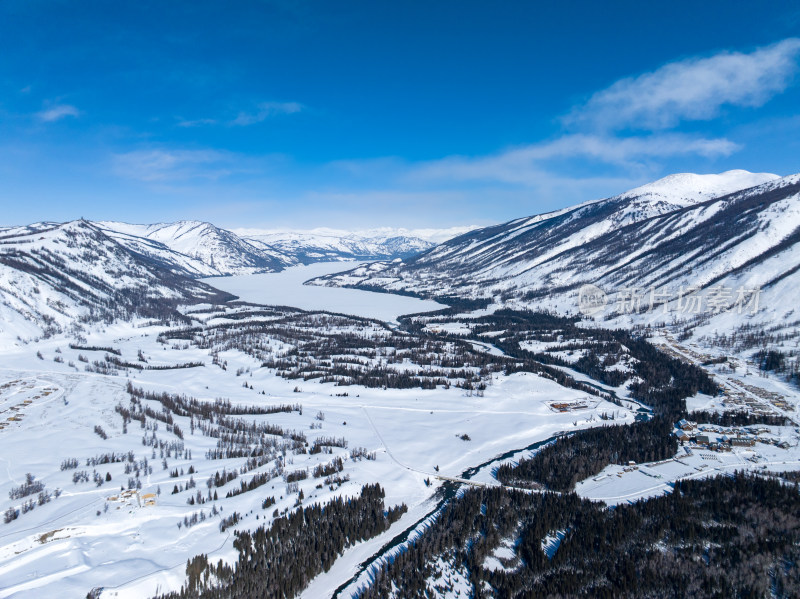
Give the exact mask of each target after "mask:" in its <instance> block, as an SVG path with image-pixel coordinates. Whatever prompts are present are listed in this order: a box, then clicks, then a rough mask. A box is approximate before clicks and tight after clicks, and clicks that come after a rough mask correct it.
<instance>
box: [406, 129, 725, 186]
mask: <svg viewBox="0 0 800 599" xmlns="http://www.w3.org/2000/svg"><path fill="white" fill-rule="evenodd" d="M738 149H739V146H738V145H737V144H735V143H733V142H731V141H729V140H727V139H719V138H717V139H715V138H711V139H708V138H702V137H693V136H689V135H683V134H678V133H673V134H661V135H650V136H644V137H627V138H618V137H605V136H598V135H584V134H576V135H565V136H563V137H560V138H558V139H556V140H554V141H550V142H543V143H538V144H531V145H527V146H522V147H518V148H513V149H510V150H507V151H505V152H501V153H499V154H495V155H493V156H481V157H477V158H471V157H464V156H451V157H448V158H444V159H441V160H435V161H432V162H428V163H424V164H422V165H420V166H418V167H417V168H416V169H413V170H412V171H411V173H410V175H409V176H410V178H412V179H417V180H420V179H421V180H455V181H469V180H484V181H496V182H502V183H512V184H520V185H530V186H539V185H540V184H541V180H542V178H543V177H546V178H550V177H552V175H551V174H546V173H545V172H544V171H545V169H544V163H545V162H547V161H550V160H558V159H574V158H583V159H589V160H592V161H595V162H600V163H605V164H611V165H618V166H626V167H635V166H641V164H642V161H643V160H645V159H652V158H668V157H672V156H681V155H699V156H703V157H707V158H714V157H718V156H728V155H730V154H732V153H733V152H735V151H736V150H738Z"/></svg>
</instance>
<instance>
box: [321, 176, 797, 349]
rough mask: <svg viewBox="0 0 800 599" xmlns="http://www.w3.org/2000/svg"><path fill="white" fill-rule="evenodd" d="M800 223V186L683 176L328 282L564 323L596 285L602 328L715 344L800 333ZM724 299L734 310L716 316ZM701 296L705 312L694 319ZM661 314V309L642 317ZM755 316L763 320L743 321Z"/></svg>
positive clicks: (793, 179)
mask: <svg viewBox="0 0 800 599" xmlns="http://www.w3.org/2000/svg"><path fill="white" fill-rule="evenodd" d="M742 187H744V188H745V189H742ZM798 223H800V176H798V175H795V176H790V177H785V178H778V177H777V176H776V175H770V174H753V173H747V172H745V171H729V172H726V173H722V174H720V175H692V174H680V175H672V176H670V177H666V178H664V179H661V180H659V181H656V182H654V183H651V184H649V185H645V186H643V187H640V188H637V189H634V190H631V191H629V192H627V193H624V194H621V195H619V196H616V197H613V198H609V199H605V200H599V201H595V202H590V203H587V204H582V205H580V206H577V207H575V208H572V209H565V210H561V211H558V212H553V213H549V214H544V215H539V216H533V217H529V218H523V219H518V220H515V221H511V222H509V223H504V224H501V225H497V226H494V227H488V228H485V229H480V230H478V231H474V232H471V233H468V234H466V235H462V236H460V237H457V238H455V239H452V240H450V241H447V242H445V243H443V244H441V245H439V246H437V247H436V248H434V249H433V250H431V251H429V252H426V253H425V254H422V255H420V256H418V257H415V258H411V259H408V260H405V261H403V262H402V263H398V262H394V263H392V262H380V263H374V264H370V265H364V266H361V267H359V268H357V269H354V270H352V271H350V272H348V273H345V274H341V275H332V276H330V277H327V278H325V279H319V280H317V281H316V282H317V283H318V284H327V285H347V286H351V285H357V286H358V285H360V286H365V287H380V288H383V289H386V290H389V291H411V292H416V293H419V294H421V295H424V296H446V295H458V296H461V297H465V298H484V299H486V300H488V301H490V302H493V303H494V304H496V305H505V306H516V307H527V308H537V309H552V310H556V311H558V312H561V313H566V312H571V313H577V312H578V307H579V306H578V295H579V294H578V291H579V289H580V287H581V286H582V285H585V284H593V285H596V286H597V287H599V288H600V289H601V290H602V291H603V292H604V293H605V294H607V295H606V297H605V300H606V301H607V303H606V305H605V310H604V311H600V312H599V313H598V314H597V315H596V316H595V317H596V318H610V319H614V324H615V325H630V324H633V323H640V322H643V321H649V322H653V323H655V322H660V323H664V322H667V323H669V322H675V321H683V322H685V323H688V324H691V326H693V327H697V329H698V331H701V332H702V334H704V335H713V334H715V333H714V332H715V331H716V332H717V333H719V334H723V333H731V332H733V331H734V330H736V329H737V328H739V327H741V326H742V325H743V324H745V322H752V323H756V322H758V323H760V324H759V326H762V325H763V326H767V327H769V326H780V327H792V326H794V325H793V323H794V321H796V320H797V318H796V317H795V318H793V317H792V312H793V310H794V306H793V305H792V303H793V302H794V298H796V297H797V295H798V293H799V292H800V275H799V274H798V272H797V271H798V270H800V253H799V252H800V246H798V244H797V242H798V240H800V239H798V236H799V235H800V230H799V229H798ZM712 289H713V290H714V291H715V292H723V293H724V294H725V295H726V300H727V303H726V304H725V305H724V306H721V305H720V302H719V301H717V303H716V304H714V305H713V306H711V307H712V308H713V309H709V310H707V309H706V307H707V306H706V307H703V302H704V301H707V300H708V298H707V297H706V296H708V295H709V293H711V292H712ZM755 290H758V293H755ZM745 292H747V293H745ZM689 295H691V296H692V297H693V298H694V300H692V301H693V302H694V303H693V304H691V306H690V308H691V309H689V310H687V309H686V308H687V302H688V299H687V296H689ZM754 295H757V296H758V299H759V300H760V303H759V305H758V306H754V305H753V302H754V301H755V299H754V297H753V296H754ZM626 299H627V300H628V301H627V303H626ZM737 302H739V303H738V304H737ZM651 303H652V304H653V305H655V306H658V307H659V309H658V310H656V311H655V312H654V313H652V314H642V313H643V312H646V311H647V310H646V309H647V308H648V307H649V305H650V304H651ZM665 304H666V305H665ZM753 307H755V308H756V309H755V311H754V312H755V313H753V314H750V313H748V314H743V313H742V312H746V311H747V310H750V309H752V308H753ZM698 308H699V309H698ZM723 308H724V309H723ZM729 308H733V310H731V309H729ZM743 308H747V309H746V310H745V309H743ZM731 312H735V314H734V315H732V314H731Z"/></svg>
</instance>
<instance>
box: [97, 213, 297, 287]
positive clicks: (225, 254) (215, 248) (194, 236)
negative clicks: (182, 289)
mask: <svg viewBox="0 0 800 599" xmlns="http://www.w3.org/2000/svg"><path fill="white" fill-rule="evenodd" d="M97 225H98V226H99V227H100V228H101V229H102V230H103V231H104V232H106V234H108V235H109V236H110V237H113V238H114V239H116V240H117V241H118V242H119V243H121V244H122V245H124V246H125V247H127V248H128V249H129V250H131V251H133V252H137V253H139V254H142V255H143V256H147V257H148V258H150V259H152V260H154V261H156V262H158V263H160V264H162V265H164V266H167V267H169V268H172V269H173V270H176V271H178V272H182V273H183V274H186V275H188V276H195V277H212V276H219V275H232V274H251V273H254V272H275V271H278V270H281V269H283V268H284V267H285V266H289V265H292V264H295V263H296V261H295V260H294V259H293V258H292V257H291V256H288V255H286V254H284V253H282V252H280V251H277V250H275V249H273V248H271V247H269V246H268V245H266V244H258V245H254V244H252V243H249V242H248V241H246V240H244V239H241V238H240V237H239V236H237V235H236V234H234V233H231V232H230V231H226V230H224V229H220V228H218V227H215V226H214V225H212V224H210V223H205V222H199V221H178V222H175V223H159V224H154V225H131V224H127V223H120V222H99V223H97Z"/></svg>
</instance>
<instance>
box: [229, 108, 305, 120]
mask: <svg viewBox="0 0 800 599" xmlns="http://www.w3.org/2000/svg"><path fill="white" fill-rule="evenodd" d="M302 110H303V105H302V104H300V103H298V102H262V103H261V104H259V105H258V107H257V109H256V110H255V112H240V113H239V115H238V116H237V117H236V118H235V119H233V121H231V124H232V125H254V124H256V123H260V122H262V121H265V120H267V119H268V118H270V117H273V116H278V115H281V114H295V113H297V112H300V111H302Z"/></svg>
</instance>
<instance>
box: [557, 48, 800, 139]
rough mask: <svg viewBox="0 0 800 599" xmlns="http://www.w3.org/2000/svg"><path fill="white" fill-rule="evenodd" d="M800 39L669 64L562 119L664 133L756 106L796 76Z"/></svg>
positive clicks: (609, 90)
mask: <svg viewBox="0 0 800 599" xmlns="http://www.w3.org/2000/svg"><path fill="white" fill-rule="evenodd" d="M798 55H800V39H798V38H789V39H786V40H783V41H781V42H778V43H776V44H773V45H770V46H765V47H762V48H758V49H756V50H755V51H753V52H751V53H749V54H744V53H740V52H722V53H720V54H716V55H714V56H710V57H707V58H690V59H687V60H682V61H679V62H673V63H669V64H667V65H664V66H663V67H661V68H659V69H657V70H655V71H653V72H650V73H644V74H643V75H639V76H638V77H629V78H625V79H621V80H619V81H617V82H616V83H614V84H613V85H611V86H610V87H608V88H606V89H604V90H602V91H599V92H597V93H595V94H594V95H593V96H592V97H591V98H590V99H589V100H588V102H586V103H585V104H584V105H582V106H579V107H577V108H575V109H574V110H573V111H572V112H571V113H570V114H569V115H567V116H566V117H565V119H564V120H565V122H566V123H567V124H573V125H581V124H588V125H593V126H598V127H601V128H608V129H625V128H632V129H648V130H655V129H665V128H669V127H673V126H675V125H677V124H678V123H679V122H680V121H682V120H707V119H711V118H714V117H715V116H717V115H718V114H719V111H720V108H721V107H722V106H724V105H731V106H743V107H758V106H762V105H763V104H765V103H766V102H767V101H768V100H769V99H770V98H772V97H773V96H774V95H776V94H778V93H780V92H782V91H784V90H785V89H786V88H787V87H788V86H789V85H790V84H791V82H792V80H793V78H794V76H795V75H796V73H797V72H798V67H799V66H800V65H798V60H797V59H798Z"/></svg>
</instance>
